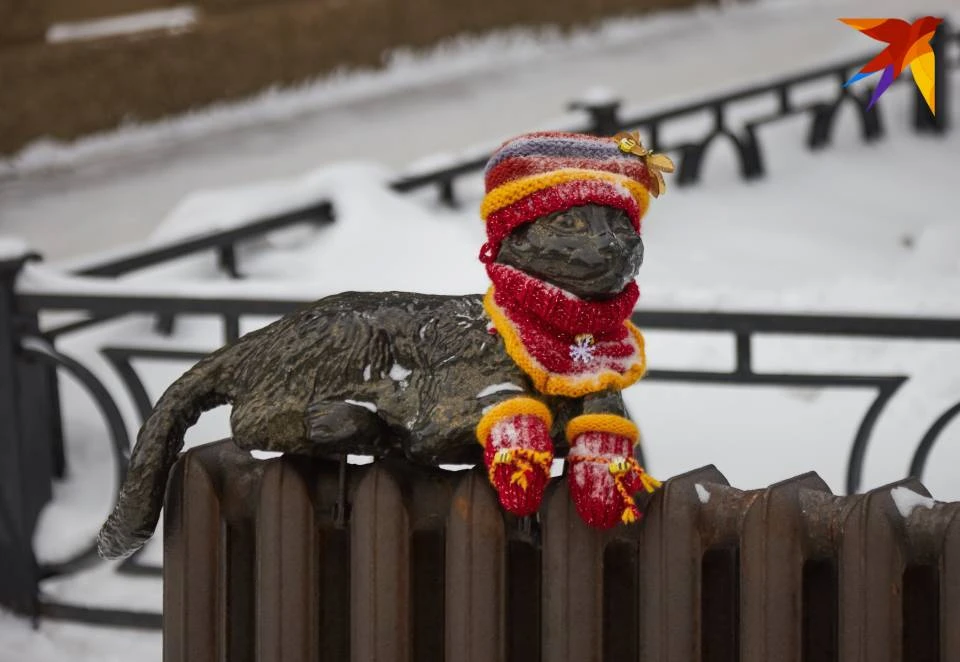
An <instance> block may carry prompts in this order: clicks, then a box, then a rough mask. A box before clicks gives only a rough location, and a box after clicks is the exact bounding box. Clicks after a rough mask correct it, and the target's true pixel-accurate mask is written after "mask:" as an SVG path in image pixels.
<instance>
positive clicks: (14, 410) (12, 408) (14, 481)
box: [0, 251, 53, 617]
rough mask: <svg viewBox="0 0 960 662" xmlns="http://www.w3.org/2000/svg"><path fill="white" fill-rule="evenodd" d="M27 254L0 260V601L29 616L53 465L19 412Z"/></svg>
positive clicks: (34, 597) (22, 400)
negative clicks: (37, 535) (36, 541)
mask: <svg viewBox="0 0 960 662" xmlns="http://www.w3.org/2000/svg"><path fill="white" fill-rule="evenodd" d="M32 257H35V256H34V255H32V254H30V253H29V252H27V251H22V252H20V253H19V254H14V253H9V254H8V255H5V256H4V257H3V258H2V259H0V457H2V458H3V460H2V461H0V568H2V570H0V604H3V605H4V606H6V607H9V608H10V609H13V610H14V611H17V612H20V613H23V614H28V615H31V616H34V617H35V616H36V615H37V579H38V572H37V562H36V558H35V557H34V554H33V547H32V544H31V540H32V537H33V529H34V526H35V525H36V521H37V516H38V515H39V513H40V509H41V508H42V507H43V505H44V504H45V503H46V502H47V501H48V500H49V498H50V489H51V486H50V484H51V481H52V475H51V474H52V469H53V466H52V462H51V457H50V455H49V450H50V449H49V447H47V448H43V446H42V443H33V442H34V441H40V442H42V440H33V439H28V438H27V435H26V432H27V430H28V428H29V427H30V423H29V421H26V420H24V419H25V417H24V411H23V408H24V405H25V404H27V403H26V402H25V400H26V398H24V393H23V391H22V387H23V385H24V377H25V374H24V364H23V362H22V361H21V359H20V356H19V353H20V334H21V333H22V332H23V326H24V324H23V322H24V320H23V319H22V318H21V316H20V315H19V314H18V311H17V304H16V295H15V294H14V285H15V283H16V280H17V276H18V275H19V273H20V270H21V269H22V268H23V264H24V262H26V261H27V260H29V259H31V258H32ZM38 451H39V452H38ZM44 451H46V453H47V454H46V456H44Z"/></svg>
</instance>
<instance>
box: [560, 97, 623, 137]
mask: <svg viewBox="0 0 960 662" xmlns="http://www.w3.org/2000/svg"><path fill="white" fill-rule="evenodd" d="M567 108H568V109H569V110H582V111H584V112H586V113H587V115H589V116H590V128H589V130H588V131H587V133H592V134H593V135H595V136H612V135H614V134H615V133H617V132H618V131H620V128H621V126H620V116H619V112H620V100H619V99H610V100H609V101H574V102H572V103H570V104H569V105H568V106H567Z"/></svg>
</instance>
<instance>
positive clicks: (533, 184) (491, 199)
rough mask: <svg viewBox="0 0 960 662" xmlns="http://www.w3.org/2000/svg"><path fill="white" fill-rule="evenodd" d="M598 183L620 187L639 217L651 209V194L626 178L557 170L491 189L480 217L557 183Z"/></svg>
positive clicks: (601, 172)
mask: <svg viewBox="0 0 960 662" xmlns="http://www.w3.org/2000/svg"><path fill="white" fill-rule="evenodd" d="M582 180H600V181H604V182H608V183H610V184H614V185H618V186H623V187H624V188H626V189H627V190H628V191H629V192H630V195H632V196H633V199H634V200H636V202H637V205H638V206H639V207H640V216H643V215H644V213H645V212H646V210H647V207H649V206H650V192H649V191H647V189H646V187H644V185H643V184H641V183H640V182H638V181H637V180H635V179H632V178H630V177H627V176H626V175H619V174H616V173H613V172H606V171H605V170H587V169H583V168H560V169H559V170H552V171H550V172H546V173H543V174H539V175H529V176H527V177H521V178H520V179H515V180H513V181H511V182H507V183H506V184H503V185H501V186H498V187H497V188H495V189H493V190H492V191H490V192H489V193H487V195H486V196H484V198H483V202H482V203H481V204H480V218H482V219H483V220H484V221H486V220H487V217H488V216H490V214H492V213H494V212H496V211H499V210H501V209H503V208H504V207H507V206H509V205H512V204H513V203H515V202H518V201H520V200H523V199H524V198H525V197H527V196H528V195H531V194H533V193H536V192H537V191H541V190H543V189H545V188H550V187H552V186H556V185H558V184H564V183H566V182H572V181H582Z"/></svg>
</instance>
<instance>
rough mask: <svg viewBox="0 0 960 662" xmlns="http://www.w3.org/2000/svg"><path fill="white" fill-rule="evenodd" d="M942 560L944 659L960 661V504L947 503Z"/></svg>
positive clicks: (941, 637) (941, 605) (942, 655)
mask: <svg viewBox="0 0 960 662" xmlns="http://www.w3.org/2000/svg"><path fill="white" fill-rule="evenodd" d="M947 507H948V508H949V509H950V510H949V512H945V513H944V520H945V523H944V534H943V539H942V558H941V560H940V624H941V627H940V642H941V650H940V659H941V660H960V627H956V624H957V623H960V504H957V503H951V504H947Z"/></svg>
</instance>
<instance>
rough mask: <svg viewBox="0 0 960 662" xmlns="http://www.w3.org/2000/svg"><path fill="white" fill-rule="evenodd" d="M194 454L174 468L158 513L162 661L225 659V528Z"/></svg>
mask: <svg viewBox="0 0 960 662" xmlns="http://www.w3.org/2000/svg"><path fill="white" fill-rule="evenodd" d="M204 464H205V463H204V462H203V461H202V459H201V457H200V456H199V455H198V454H196V453H187V454H186V456H184V458H183V459H182V460H180V461H179V462H177V464H176V466H175V467H174V470H173V471H172V473H171V477H170V481H169V484H168V487H167V501H166V506H165V510H164V522H163V531H164V545H163V560H164V584H163V611H164V619H163V659H164V662H194V661H195V660H210V662H214V661H216V662H219V661H220V660H225V659H226V641H225V632H224V629H225V627H226V623H225V622H224V621H225V619H224V618H223V614H224V610H225V598H226V587H225V581H226V577H225V573H224V572H223V570H224V567H225V558H224V557H225V554H224V551H225V526H224V522H223V519H222V517H221V515H220V501H219V496H218V494H217V490H216V488H215V487H214V484H213V480H212V478H211V477H210V474H209V473H208V471H207V468H206V467H205V466H204Z"/></svg>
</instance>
